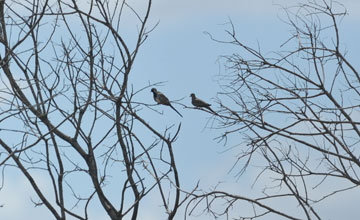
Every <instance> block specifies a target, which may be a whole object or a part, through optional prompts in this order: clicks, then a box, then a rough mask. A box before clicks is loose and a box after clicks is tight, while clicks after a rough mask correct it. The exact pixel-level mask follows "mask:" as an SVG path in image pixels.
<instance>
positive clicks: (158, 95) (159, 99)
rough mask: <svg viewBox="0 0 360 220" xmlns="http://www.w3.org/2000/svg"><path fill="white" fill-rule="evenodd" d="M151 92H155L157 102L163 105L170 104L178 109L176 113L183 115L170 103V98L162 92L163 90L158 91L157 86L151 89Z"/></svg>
mask: <svg viewBox="0 0 360 220" xmlns="http://www.w3.org/2000/svg"><path fill="white" fill-rule="evenodd" d="M151 92H152V93H153V94H154V100H155V102H157V103H158V104H161V105H167V106H170V108H172V109H174V111H176V113H178V114H179V115H180V116H181V117H182V115H181V114H180V112H178V111H177V110H176V109H175V108H174V107H173V106H172V105H171V103H170V101H169V99H168V98H167V97H166V96H165V95H164V94H162V93H161V92H159V91H157V90H156V89H155V88H152V89H151Z"/></svg>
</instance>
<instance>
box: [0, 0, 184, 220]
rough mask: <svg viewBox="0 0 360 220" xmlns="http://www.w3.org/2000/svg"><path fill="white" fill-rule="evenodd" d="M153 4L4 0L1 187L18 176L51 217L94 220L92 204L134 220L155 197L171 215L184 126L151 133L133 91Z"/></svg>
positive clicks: (0, 25)
mask: <svg viewBox="0 0 360 220" xmlns="http://www.w3.org/2000/svg"><path fill="white" fill-rule="evenodd" d="M151 3H152V2H151V0H148V1H142V2H141V7H135V6H132V5H129V4H128V3H127V2H126V1H115V0H114V1H98V0H96V1H95V0H91V1H75V0H64V1H62V0H57V1H55V0H38V1H23V0H12V1H4V0H1V1H0V43H1V52H0V54H1V61H0V66H1V70H2V71H1V75H0V77H1V90H0V108H1V110H0V130H1V131H0V146H1V151H0V165H1V168H2V173H3V174H4V175H3V176H1V181H2V185H1V187H6V184H4V183H6V181H5V180H4V179H5V178H6V176H7V175H8V173H9V172H12V171H13V170H20V171H21V173H22V174H23V175H24V176H25V177H26V178H27V180H28V182H29V183H30V184H31V186H32V188H33V189H34V191H35V192H36V194H37V196H38V197H37V198H32V201H33V202H34V203H35V205H36V206H39V205H42V206H45V207H46V208H47V209H48V210H49V211H50V212H51V213H52V215H53V216H54V218H55V219H66V218H68V217H69V216H71V217H72V218H76V219H93V218H91V216H90V212H89V207H90V206H91V204H92V203H95V204H98V205H99V206H100V207H102V208H103V210H104V213H107V215H108V216H109V217H110V218H111V219H122V218H123V217H124V216H128V217H129V218H128V219H130V218H131V219H136V218H137V216H138V213H139V212H141V209H140V208H139V207H141V202H142V200H143V198H144V197H146V196H147V195H148V194H149V193H150V192H152V191H156V192H157V193H156V195H158V196H157V197H158V198H159V199H158V201H160V204H157V205H158V206H160V207H163V208H164V213H166V214H167V218H168V219H172V218H173V217H174V216H175V213H176V211H177V208H178V207H179V205H180V203H181V202H182V201H180V190H179V187H180V183H179V176H178V172H177V168H176V165H175V159H174V155H173V151H172V144H173V142H174V141H175V139H176V137H177V134H178V132H179V130H180V125H179V126H178V127H174V128H169V129H168V130H166V131H157V130H155V129H154V128H153V127H152V126H151V125H150V124H148V123H147V122H146V121H145V120H144V119H143V118H142V116H141V110H142V109H144V108H148V107H149V106H147V105H146V104H144V103H138V102H135V101H134V100H133V99H134V97H136V95H137V94H138V93H139V92H141V91H143V90H140V91H133V90H132V89H131V85H129V76H130V75H131V72H132V71H131V70H132V67H133V65H134V63H135V58H136V56H137V54H138V52H139V50H140V47H141V45H142V44H143V43H144V41H145V40H146V38H147V35H148V33H149V32H150V31H151V30H152V29H153V28H154V26H156V24H153V25H152V26H148V25H147V21H148V18H149V15H150V8H151ZM129 88H130V89H129ZM143 89H146V92H147V93H148V92H149V91H148V90H147V89H148V88H143ZM149 90H150V89H149ZM149 96H150V95H149ZM170 132H171V133H170ZM139 134H141V135H139ZM38 176H41V178H40V179H37V177H38ZM44 178H45V179H44ZM40 180H41V181H40ZM40 182H45V184H40ZM169 186H171V187H169ZM48 188H51V190H50V191H51V194H50V195H49V194H47V193H46V192H48V191H49V190H48ZM114 192H120V193H114Z"/></svg>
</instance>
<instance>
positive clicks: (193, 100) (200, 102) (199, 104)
mask: <svg viewBox="0 0 360 220" xmlns="http://www.w3.org/2000/svg"><path fill="white" fill-rule="evenodd" d="M190 97H191V103H192V104H193V105H194V106H195V107H199V108H206V109H209V110H210V111H211V112H213V113H214V114H216V115H217V113H216V112H215V111H214V110H212V109H211V108H210V106H211V105H210V104H209V103H206V102H204V101H203V100H201V99H199V98H196V96H195V94H194V93H191V94H190Z"/></svg>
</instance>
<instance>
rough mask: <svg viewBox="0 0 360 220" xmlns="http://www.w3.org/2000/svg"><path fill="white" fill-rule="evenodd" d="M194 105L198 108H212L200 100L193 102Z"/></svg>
mask: <svg viewBox="0 0 360 220" xmlns="http://www.w3.org/2000/svg"><path fill="white" fill-rule="evenodd" d="M193 105H195V106H196V107H209V106H210V104H209V103H206V102H204V101H203V100H201V99H198V98H196V99H194V100H193Z"/></svg>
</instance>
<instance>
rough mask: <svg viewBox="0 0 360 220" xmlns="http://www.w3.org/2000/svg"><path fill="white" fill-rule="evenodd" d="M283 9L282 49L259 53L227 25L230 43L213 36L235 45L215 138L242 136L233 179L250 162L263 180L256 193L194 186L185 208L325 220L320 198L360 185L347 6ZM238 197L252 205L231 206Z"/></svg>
mask: <svg viewBox="0 0 360 220" xmlns="http://www.w3.org/2000/svg"><path fill="white" fill-rule="evenodd" d="M284 9H285V10H284V12H285V15H286V16H285V17H286V19H285V22H286V23H287V24H288V25H289V26H290V27H291V28H292V31H291V32H290V37H289V38H288V40H287V41H286V42H285V43H284V44H283V45H281V48H282V49H281V51H278V52H275V53H266V54H264V53H263V52H262V51H261V49H260V47H259V48H252V47H249V46H247V45H246V44H244V43H243V42H242V41H240V40H239V38H238V36H237V33H236V28H235V27H234V25H233V23H232V22H230V23H229V25H230V28H229V29H228V31H227V33H228V35H229V36H230V38H231V39H230V40H229V41H223V40H218V39H214V38H212V39H213V40H215V41H217V42H220V43H224V44H230V45H233V47H234V49H237V52H235V53H234V54H231V55H228V56H223V57H222V60H223V61H225V62H224V63H225V66H226V70H227V71H226V74H223V75H222V76H221V80H220V83H221V85H222V88H223V91H222V92H220V93H219V96H218V98H219V99H218V103H219V106H220V107H219V111H218V114H219V115H221V117H220V118H219V117H217V118H218V120H217V121H218V123H219V127H220V128H223V129H224V130H226V132H224V133H223V135H221V136H220V137H219V139H220V140H223V141H225V142H226V141H227V140H228V139H229V138H233V139H236V140H238V141H239V140H244V142H242V143H241V145H240V146H241V149H239V156H238V160H237V161H236V164H235V165H234V167H233V170H238V173H237V175H238V177H239V178H240V176H241V175H243V174H244V173H245V172H246V170H248V169H249V168H250V167H251V171H254V170H257V171H258V173H257V178H256V179H255V180H254V181H255V183H256V182H259V181H260V180H261V181H262V182H263V181H265V182H266V185H265V186H264V187H263V189H262V192H259V194H258V195H255V196H253V197H251V196H249V195H246V196H243V195H239V194H237V193H233V192H231V191H226V190H217V189H214V190H211V191H202V192H197V193H195V194H193V199H192V200H191V202H190V203H189V205H188V207H187V213H188V214H192V213H193V212H195V211H198V210H202V211H203V212H206V213H210V214H211V215H212V216H213V217H214V218H218V217H220V216H224V217H227V218H229V219H230V218H231V219H255V218H259V219H260V218H262V217H270V216H273V217H274V216H275V217H274V218H275V219H278V218H280V217H284V218H286V219H322V218H323V217H322V216H323V214H324V213H322V212H321V211H319V209H318V208H319V207H321V204H322V202H323V201H324V200H326V199H329V197H331V196H334V195H335V194H338V193H343V192H344V191H348V190H358V187H359V186H360V177H359V175H360V150H359V147H358V145H359V141H360V131H359V125H360V120H359V107H360V103H359V98H360V89H359V88H360V75H359V72H358V70H357V69H356V67H355V66H354V65H353V64H352V63H351V62H350V60H349V59H348V58H347V57H346V54H347V52H346V50H345V49H344V46H345V45H344V44H342V41H341V39H342V38H341V34H340V33H341V31H340V28H339V21H341V19H342V18H343V17H344V16H345V15H346V13H347V11H346V9H345V7H344V6H343V5H341V4H340V3H338V2H335V1H327V0H319V1H315V0H309V1H306V2H305V3H304V2H303V1H302V2H301V3H300V4H299V5H297V6H296V7H288V8H284ZM210 36H211V35H210ZM209 113H210V112H209ZM214 116H215V115H214ZM217 128H218V127H217ZM240 137H242V138H240ZM254 167H260V169H255V168H254ZM264 179H265V180H264ZM240 187H241V186H240ZM342 202H346V201H342ZM279 203H280V204H282V205H279ZM219 204H221V205H219ZM243 204H249V206H250V209H249V212H247V213H241V212H239V211H238V209H237V208H238V207H239V206H241V205H243ZM284 204H286V205H284ZM294 210H296V211H294Z"/></svg>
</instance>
